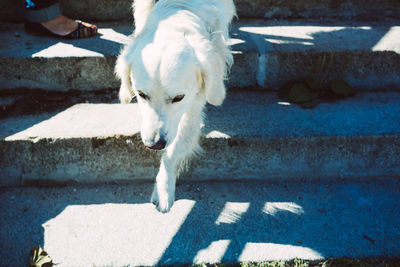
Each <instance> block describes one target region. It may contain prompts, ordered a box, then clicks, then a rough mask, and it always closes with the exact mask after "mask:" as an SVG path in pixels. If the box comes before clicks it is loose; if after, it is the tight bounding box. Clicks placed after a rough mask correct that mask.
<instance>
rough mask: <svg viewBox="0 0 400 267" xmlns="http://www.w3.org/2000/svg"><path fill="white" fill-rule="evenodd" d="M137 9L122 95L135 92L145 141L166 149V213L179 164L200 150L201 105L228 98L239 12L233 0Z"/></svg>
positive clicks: (121, 65)
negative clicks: (233, 28)
mask: <svg viewBox="0 0 400 267" xmlns="http://www.w3.org/2000/svg"><path fill="white" fill-rule="evenodd" d="M133 8H134V19H135V27H136V28H135V31H134V34H133V35H132V38H131V42H130V43H129V44H128V45H126V46H125V47H124V49H123V51H122V52H121V55H120V56H119V57H118V60H117V64H116V68H115V71H116V74H117V76H118V77H119V78H120V79H121V88H120V92H119V97H120V100H121V102H122V103H128V102H130V101H131V99H132V98H133V96H134V95H136V97H137V100H138V104H139V107H140V110H141V115H142V126H141V136H142V140H143V143H144V144H145V145H146V146H147V147H150V148H153V149H160V147H159V144H161V143H163V144H165V151H164V153H163V156H162V159H161V165H160V170H159V172H158V174H157V177H156V183H155V186H154V191H153V194H152V202H153V203H154V204H155V205H156V206H157V209H158V210H159V211H161V212H168V211H169V210H170V208H171V206H172V205H173V203H174V199H175V182H176V177H177V175H178V174H179V173H178V170H179V167H180V165H181V164H182V162H184V161H185V159H187V158H188V157H190V155H191V154H193V153H194V152H196V150H197V149H198V139H199V136H200V124H201V123H202V120H203V108H204V106H205V104H206V102H209V103H210V104H213V105H221V104H222V102H223V100H224V98H225V85H224V79H225V78H226V75H227V72H228V69H229V68H230V66H231V65H232V63H233V59H232V53H231V51H230V49H229V47H228V46H227V45H226V40H227V39H228V37H229V36H228V27H229V24H230V22H231V20H232V18H233V16H234V15H235V7H234V4H233V1H232V0H160V1H158V2H157V3H156V4H155V1H154V0H136V1H134V3H133ZM140 95H141V96H140ZM182 96H184V97H183V99H181V100H180V98H181V97H182ZM164 141H165V142H164Z"/></svg>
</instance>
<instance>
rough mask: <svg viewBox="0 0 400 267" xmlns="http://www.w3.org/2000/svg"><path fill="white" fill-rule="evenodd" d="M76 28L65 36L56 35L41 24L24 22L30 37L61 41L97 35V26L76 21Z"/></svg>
mask: <svg viewBox="0 0 400 267" xmlns="http://www.w3.org/2000/svg"><path fill="white" fill-rule="evenodd" d="M76 22H77V23H78V28H76V30H75V31H73V32H71V33H68V34H67V35H58V34H55V33H52V32H51V31H49V30H48V29H46V28H45V27H44V26H43V25H42V24H40V23H37V22H25V30H26V32H27V33H29V34H32V35H41V36H49V37H55V38H61V39H82V38H88V37H92V36H95V35H97V26H96V25H92V24H90V23H87V22H83V21H80V20H76Z"/></svg>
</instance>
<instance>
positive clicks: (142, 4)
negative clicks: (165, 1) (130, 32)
mask: <svg viewBox="0 0 400 267" xmlns="http://www.w3.org/2000/svg"><path fill="white" fill-rule="evenodd" d="M155 2H156V1H155V0H135V1H133V4H132V9H133V18H134V20H135V34H136V35H137V34H138V33H139V32H141V31H142V29H143V27H144V25H145V24H146V21H147V18H148V17H149V14H150V12H151V10H152V9H153V7H154V5H155Z"/></svg>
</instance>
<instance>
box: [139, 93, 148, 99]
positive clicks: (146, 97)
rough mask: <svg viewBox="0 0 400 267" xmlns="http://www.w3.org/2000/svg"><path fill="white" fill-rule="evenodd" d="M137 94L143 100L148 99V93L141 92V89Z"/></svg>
mask: <svg viewBox="0 0 400 267" xmlns="http://www.w3.org/2000/svg"><path fill="white" fill-rule="evenodd" d="M138 94H139V96H140V97H141V98H143V99H144V100H149V99H150V97H149V96H148V95H146V94H145V93H143V92H142V91H138Z"/></svg>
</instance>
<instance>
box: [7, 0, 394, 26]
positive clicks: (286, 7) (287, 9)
mask: <svg viewBox="0 0 400 267" xmlns="http://www.w3.org/2000/svg"><path fill="white" fill-rule="evenodd" d="M234 2H235V4H236V8H237V13H238V15H239V17H240V18H307V19H310V18H318V19H319V18H342V19H354V18H357V19H365V20H382V19H385V18H390V17H393V18H396V17H397V18H398V17H399V16H400V3H399V1H397V0H380V1H371V0H336V1H332V0H320V1H315V0H303V1H296V0H290V1H287V0H279V1H276V0H275V1H271V0H235V1H234ZM60 3H61V6H62V9H63V13H64V14H66V15H68V16H70V17H72V18H79V19H83V20H89V21H119V20H132V11H131V3H132V0H113V1H108V0H85V1H73V0H60ZM0 20H3V21H22V20H23V1H9V0H0Z"/></svg>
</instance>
